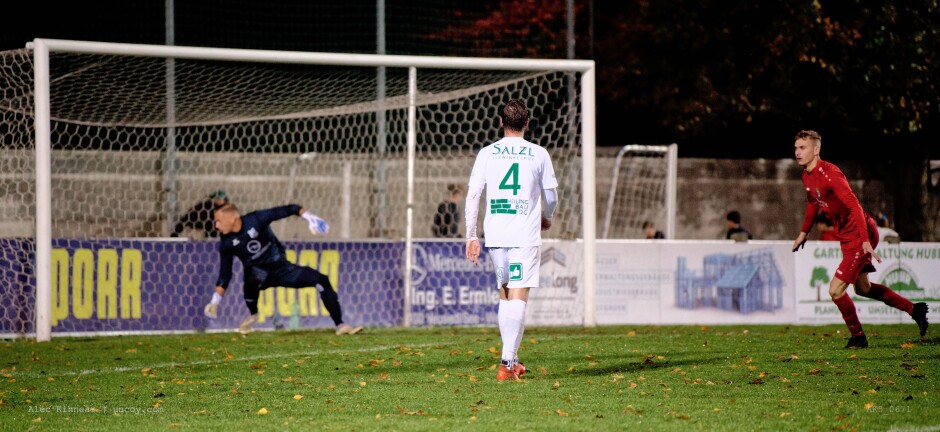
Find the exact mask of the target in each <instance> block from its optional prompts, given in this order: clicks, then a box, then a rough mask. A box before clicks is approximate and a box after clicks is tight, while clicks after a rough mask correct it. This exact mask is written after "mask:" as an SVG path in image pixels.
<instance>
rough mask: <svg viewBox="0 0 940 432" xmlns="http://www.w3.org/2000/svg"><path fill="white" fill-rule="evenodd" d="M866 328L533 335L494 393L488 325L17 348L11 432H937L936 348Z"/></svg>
mask: <svg viewBox="0 0 940 432" xmlns="http://www.w3.org/2000/svg"><path fill="white" fill-rule="evenodd" d="M840 330H841V333H837V332H838V331H840ZM866 330H867V332H868V334H869V339H870V342H871V344H872V347H871V348H869V349H865V350H843V349H842V346H843V345H844V344H845V338H846V337H845V332H844V330H843V327H842V326H824V327H798V326H712V327H696V326H683V327H650V326H620V327H600V328H596V329H582V328H530V329H528V330H527V333H526V336H525V341H524V343H523V348H522V352H521V354H522V359H523V361H525V362H526V364H527V366H528V367H529V368H530V373H529V374H527V375H526V376H525V377H524V379H523V380H522V381H521V382H497V381H495V379H494V376H495V374H496V372H495V369H494V365H495V364H496V362H497V357H498V355H497V354H495V353H497V352H498V351H497V350H498V348H499V345H500V344H499V336H498V333H497V331H496V329H494V328H455V329H450V328H438V329H368V332H367V333H364V334H361V335H356V336H352V337H337V336H335V335H333V334H332V332H328V331H326V330H317V331H300V332H261V333H254V334H251V335H249V336H248V337H242V336H240V335H235V334H231V333H225V334H198V335H171V336H133V337H95V338H57V339H54V340H53V341H52V342H51V343H43V344H38V343H35V342H32V341H23V340H16V341H13V342H6V343H3V344H2V345H3V346H0V353H2V354H0V374H2V381H0V382H2V386H0V399H2V402H0V418H2V422H0V428H2V429H4V430H17V431H20V430H69V431H72V430H94V431H103V430H121V431H134V432H137V431H141V430H157V429H159V430H166V429H170V430H172V429H195V430H224V431H234V430H262V429H267V430H311V429H313V430H356V431H364V430H402V431H405V430H407V431H412V430H428V431H430V430H433V431H440V430H448V431H449V430H455V429H459V430H473V431H479V430H548V431H558V430H631V431H634V430H635V431H642V430H682V431H686V430H706V431H712V430H734V431H738V430H774V431H776V430H820V431H828V430H888V429H891V428H895V429H896V430H940V409H938V408H937V407H938V406H940V381H938V378H940V376H938V375H940V374H938V372H940V367H938V366H937V365H938V363H940V343H938V342H940V340H938V339H936V338H933V339H928V340H924V341H921V340H919V339H918V338H917V337H916V327H915V326H914V325H913V324H910V325H868V326H866ZM116 408H117V409H118V410H119V409H122V408H123V409H130V410H141V411H142V412H141V413H139V414H137V413H132V412H124V413H121V412H115V409H116ZM262 408H264V409H265V410H267V414H259V410H261V409H262ZM66 410H71V411H73V412H63V411H66ZM81 410H85V411H91V412H75V411H81ZM148 410H149V411H150V412H147V411H148Z"/></svg>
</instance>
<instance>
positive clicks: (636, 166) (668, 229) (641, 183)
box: [597, 144, 678, 239]
mask: <svg viewBox="0 0 940 432" xmlns="http://www.w3.org/2000/svg"><path fill="white" fill-rule="evenodd" d="M677 155H678V150H677V146H676V145H675V144H672V145H661V146H656V145H635V144H631V145H625V146H623V147H621V148H620V150H619V151H618V152H617V155H616V156H615V157H614V158H612V159H609V158H608V159H606V160H607V161H610V163H611V165H609V166H608V165H604V166H598V168H597V169H598V171H599V172H600V173H601V174H602V175H601V176H600V177H599V182H598V183H599V185H598V189H599V190H598V192H599V193H600V194H602V195H603V194H606V196H601V197H600V209H601V214H602V219H601V220H600V226H599V227H598V238H602V239H642V238H645V237H644V232H643V227H644V225H645V224H646V223H651V224H652V225H653V226H655V227H656V229H657V230H659V231H662V232H663V233H664V236H665V238H675V224H676V176H677V159H678V158H677ZM605 183H606V184H605Z"/></svg>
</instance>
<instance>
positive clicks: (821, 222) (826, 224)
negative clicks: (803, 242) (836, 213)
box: [816, 213, 839, 241]
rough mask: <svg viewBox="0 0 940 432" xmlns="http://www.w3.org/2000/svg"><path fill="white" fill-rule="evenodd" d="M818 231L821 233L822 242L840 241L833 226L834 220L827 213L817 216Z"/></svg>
mask: <svg viewBox="0 0 940 432" xmlns="http://www.w3.org/2000/svg"><path fill="white" fill-rule="evenodd" d="M816 230H817V231H819V240H820V241H839V237H838V236H837V235H836V228H835V227H834V226H832V219H830V218H829V215H827V214H825V213H820V214H818V215H816Z"/></svg>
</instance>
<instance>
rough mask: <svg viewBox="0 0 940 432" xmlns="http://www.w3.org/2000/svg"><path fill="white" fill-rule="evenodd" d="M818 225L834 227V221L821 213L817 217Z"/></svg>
mask: <svg viewBox="0 0 940 432" xmlns="http://www.w3.org/2000/svg"><path fill="white" fill-rule="evenodd" d="M816 223H818V224H820V223H821V224H823V225H826V226H832V219H829V215H827V214H825V213H820V214H818V215H816Z"/></svg>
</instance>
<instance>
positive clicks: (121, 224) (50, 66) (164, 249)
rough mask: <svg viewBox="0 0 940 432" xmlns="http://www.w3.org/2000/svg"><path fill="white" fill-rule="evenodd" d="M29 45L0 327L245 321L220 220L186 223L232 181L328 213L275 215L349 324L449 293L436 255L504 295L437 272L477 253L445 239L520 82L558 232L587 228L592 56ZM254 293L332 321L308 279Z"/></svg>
mask: <svg viewBox="0 0 940 432" xmlns="http://www.w3.org/2000/svg"><path fill="white" fill-rule="evenodd" d="M40 42H42V48H43V49H45V47H46V46H48V47H49V54H48V57H44V53H43V52H38V48H39V43H40ZM46 42H48V44H46ZM34 48H36V49H37V51H34V50H30V49H27V50H18V51H8V52H4V53H2V54H0V87H2V89H3V91H2V93H0V95H2V100H0V115H2V116H3V121H2V124H0V143H2V146H3V151H2V153H0V166H2V167H3V168H2V170H0V200H2V202H3V205H2V206H0V227H2V228H3V230H2V232H3V235H2V238H0V284H2V288H0V290H3V292H2V303H0V333H2V334H12V335H16V334H36V333H37V331H38V334H39V336H40V339H42V328H43V326H37V325H36V321H35V320H36V315H37V312H39V313H40V316H42V312H43V311H44V310H46V309H45V306H43V305H44V303H43V302H44V301H48V304H49V306H48V314H49V315H48V320H49V321H50V322H51V331H52V332H53V333H57V334H72V333H85V332H97V333H109V332H112V333H123V332H173V331H195V330H202V329H207V330H213V329H231V328H234V327H236V326H237V323H238V321H240V319H241V318H243V316H244V315H245V313H246V312H245V310H246V309H245V306H244V304H243V302H242V299H241V292H240V289H241V282H240V281H241V269H240V267H239V265H238V262H237V260H236V268H235V272H234V276H233V283H232V285H231V286H230V289H229V290H228V292H227V294H226V297H225V300H224V301H223V303H222V307H221V309H220V319H219V320H218V321H208V320H207V319H205V318H204V317H203V316H202V314H201V310H202V306H203V305H204V304H205V303H206V302H207V301H208V299H209V297H210V296H211V288H212V286H214V282H215V279H216V277H217V275H218V256H217V252H216V248H217V242H216V241H215V240H214V239H213V238H212V236H213V234H212V233H211V222H209V223H208V225H202V224H200V223H195V224H191V223H187V215H188V214H189V212H190V210H191V209H192V208H193V206H195V205H197V204H199V203H201V202H203V201H206V200H208V199H209V198H210V195H211V196H218V195H220V194H219V193H218V192H219V191H223V192H224V196H225V197H226V198H227V199H229V200H230V201H231V202H234V203H235V204H236V205H237V206H238V207H239V209H240V210H241V211H242V213H245V212H250V211H253V210H259V209H264V208H268V207H273V206H279V205H284V204H287V203H297V204H300V205H302V206H304V207H306V208H307V209H309V210H310V211H312V212H314V213H316V214H318V215H319V216H321V217H323V218H324V219H326V220H327V221H329V222H330V224H331V231H330V233H329V234H328V235H327V236H324V237H320V238H316V239H314V238H311V236H310V234H309V232H308V231H307V228H306V224H305V223H303V222H302V221H301V220H300V219H298V218H289V219H285V220H282V221H278V222H275V223H274V224H273V225H272V228H273V229H274V230H275V233H276V234H277V236H278V237H279V238H280V239H281V240H282V242H283V243H284V244H285V248H286V251H287V256H288V259H289V260H291V261H293V262H297V263H298V264H300V265H308V266H311V267H313V268H315V269H317V270H319V271H320V272H322V273H324V274H327V275H328V276H330V278H331V280H332V281H333V285H334V286H335V287H336V289H337V292H338V293H339V295H340V301H341V303H342V305H343V307H344V315H345V318H346V320H347V321H350V322H353V321H355V322H357V323H362V324H366V325H373V326H387V325H401V324H409V323H408V315H409V314H410V313H411V311H412V310H421V308H422V307H426V304H427V301H428V297H429V296H433V297H436V301H437V303H438V304H443V303H441V301H442V299H441V297H443V295H442V293H441V292H440V291H437V292H435V293H434V294H433V295H431V294H426V293H425V295H423V297H422V296H421V295H420V294H421V293H420V292H417V291H415V290H416V288H415V287H413V286H412V285H413V284H414V282H415V281H416V280H418V279H421V282H426V281H425V280H424V279H425V278H424V276H429V277H430V278H431V280H433V279H434V276H435V273H434V272H435V271H443V272H444V273H443V274H444V276H441V277H445V278H446V277H450V278H452V279H451V280H444V281H438V282H435V283H437V284H438V285H440V284H447V285H450V286H451V289H452V290H453V291H454V292H455V293H456V294H455V295H464V296H465V297H466V299H468V301H470V300H469V299H471V298H475V297H474V296H476V297H479V300H481V301H489V298H486V299H484V298H483V297H485V296H484V295H483V294H476V291H477V290H482V289H483V287H486V288H487V289H489V288H490V285H491V284H492V279H493V276H492V273H491V272H480V271H476V270H475V269H470V268H466V267H463V266H459V265H458V266H457V268H454V269H450V270H447V269H444V270H441V267H440V262H441V261H440V260H441V259H442V258H440V257H444V258H447V259H450V258H453V257H455V256H456V257H458V258H459V257H461V256H462V254H463V250H462V247H463V243H462V241H460V242H459V243H458V242H455V241H451V242H441V241H439V240H430V238H431V237H433V235H432V234H433V231H432V225H433V221H434V219H435V215H436V213H437V212H438V209H439V206H440V204H441V203H442V202H444V201H445V200H446V199H447V198H448V187H449V185H465V184H466V181H467V178H468V176H469V171H470V168H471V167H472V164H473V161H474V157H475V154H476V152H477V151H478V150H479V149H480V148H482V147H483V146H485V145H487V144H489V143H491V142H493V141H495V140H497V139H499V137H500V135H501V130H500V128H499V120H498V116H497V109H498V107H499V106H500V105H501V104H502V103H504V102H505V101H506V100H508V99H509V98H521V99H523V100H525V101H526V102H527V104H528V106H529V107H530V111H531V112H532V123H531V124H530V132H529V133H528V135H527V137H528V138H529V139H530V140H532V141H534V142H536V143H538V144H540V145H542V146H544V147H546V148H547V149H548V150H549V152H550V153H551V155H552V159H553V162H554V164H555V170H556V174H557V177H558V178H559V182H560V183H561V186H560V188H561V189H562V190H563V191H564V193H565V194H566V195H565V196H567V197H568V199H567V200H566V201H564V202H563V203H562V206H561V208H560V209H559V210H558V215H557V219H556V220H559V221H564V223H563V224H561V227H560V228H559V229H553V230H552V231H549V232H547V233H546V234H545V236H544V237H546V238H562V239H573V238H580V237H582V235H583V233H584V232H586V231H585V229H587V230H591V229H593V225H592V223H593V220H592V222H591V223H588V224H587V228H585V224H584V223H583V222H584V221H583V220H582V216H585V217H586V216H587V215H591V216H593V213H590V212H589V213H585V212H584V208H583V203H582V201H581V198H580V197H581V195H582V193H583V192H585V191H589V192H592V191H593V185H591V186H589V187H588V188H585V187H584V183H583V178H582V177H583V175H584V172H585V171H584V169H585V166H584V165H585V164H584V160H585V159H586V158H585V156H586V153H587V152H586V151H585V150H584V149H585V145H584V144H585V142H584V137H583V136H582V118H583V115H584V114H583V109H584V103H583V100H582V97H583V96H582V79H581V78H582V77H583V75H584V72H585V71H587V70H589V69H590V68H592V67H593V66H592V65H593V63H590V62H569V63H568V66H569V67H568V68H567V69H565V68H560V67H557V64H558V63H559V62H554V63H553V62H548V61H542V62H544V63H542V64H543V65H544V67H533V65H538V64H539V62H540V61H538V60H535V61H518V62H512V61H503V62H502V63H498V64H497V63H494V62H492V61H490V62H487V59H480V60H468V59H446V58H437V59H429V58H421V57H380V56H367V55H341V54H316V53H289V52H280V53H278V52H264V51H246V50H217V49H202V48H198V49H197V48H173V47H157V46H131V45H122V44H98V43H82V42H70V41H38V40H37V43H36V47H34ZM389 59H392V60H389ZM412 61H413V62H414V63H415V64H411V63H409V62H412ZM46 63H47V65H46ZM588 63H590V64H588ZM571 65H574V66H575V67H570V66H571ZM586 65H587V67H586ZM590 70H592V69H590ZM46 73H47V74H48V75H46ZM37 76H38V77H40V78H39V79H36V78H35V77H37ZM46 76H47V77H48V78H47V80H48V90H44V86H43V84H44V82H45V79H46V78H45V77H46ZM592 85H593V84H592ZM592 89H593V87H592ZM45 92H47V94H48V97H47V98H43V96H42V95H43V94H45ZM36 95H39V96H36ZM34 96H36V98H35V99H34ZM591 97H593V94H592V95H591ZM590 108H591V109H593V101H591V106H590ZM44 113H47V114H44ZM44 115H47V116H48V132H47V134H48V135H47V136H48V142H45V141H44V139H43V138H44V137H45V136H46V132H44V129H43V127H44V125H45V124H46V123H45V121H44ZM592 118H593V117H592ZM37 131H38V132H37ZM591 134H592V135H593V132H591ZM37 136H39V137H40V139H37V138H36V137H37ZM590 140H591V142H590V151H591V152H593V136H592V137H591V138H590ZM588 155H590V157H589V159H591V160H593V154H592V153H589V154H588ZM587 168H588V171H590V172H591V173H593V171H591V169H592V167H591V166H588V167H587ZM592 195H593V193H592ZM458 205H459V214H461V215H462V212H463V203H462V202H459V203H458ZM480 213H481V217H482V214H483V213H484V212H482V211H481V212H480ZM591 219H593V217H592V218H591ZM181 222H182V223H181ZM45 224H48V225H45ZM44 225H45V226H48V228H47V229H44V228H43V227H44ZM458 226H459V233H460V235H461V238H462V233H463V232H464V228H463V223H460V224H459V225H458ZM44 230H45V232H44ZM177 232H178V235H179V236H178V237H175V238H173V237H171V235H173V234H175V233H177ZM452 240H457V241H459V240H461V239H460V238H458V239H452ZM422 242H423V243H422ZM418 249H420V250H418ZM416 250H418V251H417V252H420V253H422V254H424V255H421V256H419V255H418V254H417V253H416ZM428 251H432V252H434V253H431V252H428ZM435 253H436V254H437V255H435ZM406 256H411V257H413V259H412V260H406V259H405V257H406ZM422 256H423V257H424V258H422ZM435 256H437V257H438V258H433V257H435ZM428 257H431V258H428ZM435 259H436V260H437V261H434V260H435ZM455 262H456V261H455ZM45 266H47V267H46V268H48V269H49V270H48V273H47V275H48V278H44V277H43V272H42V271H40V270H39V269H42V268H44V267H45ZM435 266H437V267H435ZM445 267H446V266H445ZM419 273H421V274H419ZM406 275H410V277H406ZM46 287H47V288H46ZM461 289H463V290H464V291H467V292H466V293H462V292H461ZM44 293H47V295H48V297H45V296H44ZM416 294H417V295H416ZM487 295H488V294H487ZM415 297H422V298H421V299H418V300H420V301H424V302H425V303H422V304H421V305H417V304H415V301H416V300H415ZM45 298H48V300H44V299H45ZM37 302H38V303H37ZM259 302H260V303H259V305H260V310H261V315H262V320H261V321H262V325H271V326H274V325H277V326H282V325H283V326H300V327H318V326H327V325H332V322H331V321H330V320H329V317H328V315H327V313H326V311H325V309H323V307H322V305H321V304H320V303H319V299H318V297H317V293H316V290H315V289H313V288H310V289H304V290H292V289H282V288H278V289H270V290H266V291H264V292H263V294H262V297H261V299H260V300H259ZM458 303H459V302H458ZM37 304H39V305H40V306H38V307H37V306H36V305H37ZM486 307H489V306H486ZM494 310H495V309H494ZM474 313H476V312H474ZM478 315H480V316H484V315H485V311H484V312H479V313H478ZM40 319H41V318H40ZM41 320H42V319H41ZM441 321H446V319H441ZM422 323H424V324H433V323H434V320H433V319H432V320H424V321H421V320H418V322H417V324H422ZM469 323H472V321H471V322H469ZM482 323H483V322H482V321H481V322H480V324H482Z"/></svg>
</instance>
